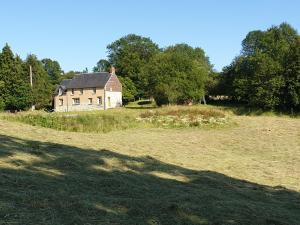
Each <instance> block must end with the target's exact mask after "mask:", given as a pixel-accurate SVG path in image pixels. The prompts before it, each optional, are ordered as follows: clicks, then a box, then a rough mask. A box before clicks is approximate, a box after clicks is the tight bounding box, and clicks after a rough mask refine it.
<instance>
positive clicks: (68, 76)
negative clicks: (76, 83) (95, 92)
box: [60, 70, 80, 81]
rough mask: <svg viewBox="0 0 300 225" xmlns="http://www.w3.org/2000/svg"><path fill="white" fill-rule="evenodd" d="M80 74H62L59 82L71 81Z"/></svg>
mask: <svg viewBox="0 0 300 225" xmlns="http://www.w3.org/2000/svg"><path fill="white" fill-rule="evenodd" d="M79 73H80V72H76V71H73V70H72V71H69V72H67V73H65V74H63V75H62V76H61V77H60V81H62V80H67V79H72V78H73V77H75V76H76V75H77V74H79Z"/></svg>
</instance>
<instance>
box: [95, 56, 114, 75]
mask: <svg viewBox="0 0 300 225" xmlns="http://www.w3.org/2000/svg"><path fill="white" fill-rule="evenodd" d="M110 67H111V65H110V63H109V62H108V61H107V60H106V59H100V60H99V61H98V62H97V65H96V66H94V68H93V72H109V70H110Z"/></svg>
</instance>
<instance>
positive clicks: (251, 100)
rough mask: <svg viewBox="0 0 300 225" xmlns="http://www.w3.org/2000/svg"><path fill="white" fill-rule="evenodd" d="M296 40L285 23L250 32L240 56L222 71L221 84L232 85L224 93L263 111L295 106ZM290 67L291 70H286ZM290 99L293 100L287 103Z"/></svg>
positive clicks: (291, 29)
mask: <svg viewBox="0 0 300 225" xmlns="http://www.w3.org/2000/svg"><path fill="white" fill-rule="evenodd" d="M298 38H299V35H298V34H297V31H296V30H295V29H293V28H292V27H291V26H290V25H288V24H286V23H283V24H281V25H280V26H273V27H271V28H270V29H268V30H266V31H252V32H249V33H248V35H247V36H246V38H245V39H244V40H243V42H242V47H243V48H242V51H241V55H240V56H239V57H237V58H236V59H235V60H234V62H233V63H232V64H231V65H230V67H226V69H225V70H224V71H223V76H222V77H223V79H224V80H225V81H224V82H223V84H230V83H231V84H232V86H231V91H229V92H228V93H227V94H229V95H231V96H232V98H233V99H236V100H237V101H240V102H244V103H247V104H249V105H252V106H258V107H261V108H266V109H274V108H278V107H281V108H289V107H292V105H295V104H296V102H298V100H297V99H298V97H296V95H297V94H296V93H297V91H296V90H297V88H296V86H297V84H296V83H297V81H296V80H297V79H298V78H295V77H297V75H296V74H297V72H296V71H297V69H296V68H297V66H296V65H297V63H296V64H295V65H294V64H293V62H296V61H297V51H298V50H297V49H298V48H299V46H297V44H295V43H296V40H297V39H298ZM293 49H294V50H295V52H294V53H293V51H292V50H293ZM292 55H293V56H292ZM291 65H294V67H293V68H294V69H292V68H289V67H290V66H291ZM288 70H289V71H290V72H287V71H288ZM292 71H293V72H292ZM291 77H293V79H290V78H291ZM294 78H295V79H294ZM287 87H289V88H287ZM229 89H230V88H229ZM229 89H227V90H229ZM288 89H290V90H288ZM292 92H293V93H292ZM287 96H288V97H287ZM291 96H293V97H291ZM290 98H293V99H294V101H293V102H291V101H289V100H288V99H290Z"/></svg>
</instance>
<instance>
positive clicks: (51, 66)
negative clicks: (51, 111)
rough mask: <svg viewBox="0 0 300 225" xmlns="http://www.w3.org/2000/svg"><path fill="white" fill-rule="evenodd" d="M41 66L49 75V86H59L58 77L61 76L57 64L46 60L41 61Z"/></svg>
mask: <svg viewBox="0 0 300 225" xmlns="http://www.w3.org/2000/svg"><path fill="white" fill-rule="evenodd" d="M42 64H43V66H44V69H45V70H46V71H47V73H48V75H49V78H50V81H51V84H52V85H53V86H55V85H57V84H59V81H60V76H61V75H62V74H63V71H62V69H61V67H60V65H59V63H58V62H57V61H55V60H51V59H48V58H46V59H43V60H42Z"/></svg>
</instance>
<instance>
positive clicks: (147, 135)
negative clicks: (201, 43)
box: [0, 116, 300, 225]
mask: <svg viewBox="0 0 300 225" xmlns="http://www.w3.org/2000/svg"><path fill="white" fill-rule="evenodd" d="M232 120H233V121H234V122H235V123H236V124H237V126H234V127H227V128H223V129H208V130H203V129H202V130H201V129H180V130H179V129H159V128H148V129H146V128H139V129H129V130H120V131H113V132H110V133H105V134H91V133H73V132H64V131H55V130H52V129H46V128H40V127H32V126H29V125H25V124H21V123H16V122H8V121H3V120H0V224H51V225H54V224H151V225H153V224H172V225H173V224H299V223H298V222H299V221H300V194H299V192H300V172H299V171H300V120H299V119H293V118H288V117H274V116H272V117H265V116H261V117H255V116H253V117H247V116H238V117H237V116H232Z"/></svg>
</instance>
